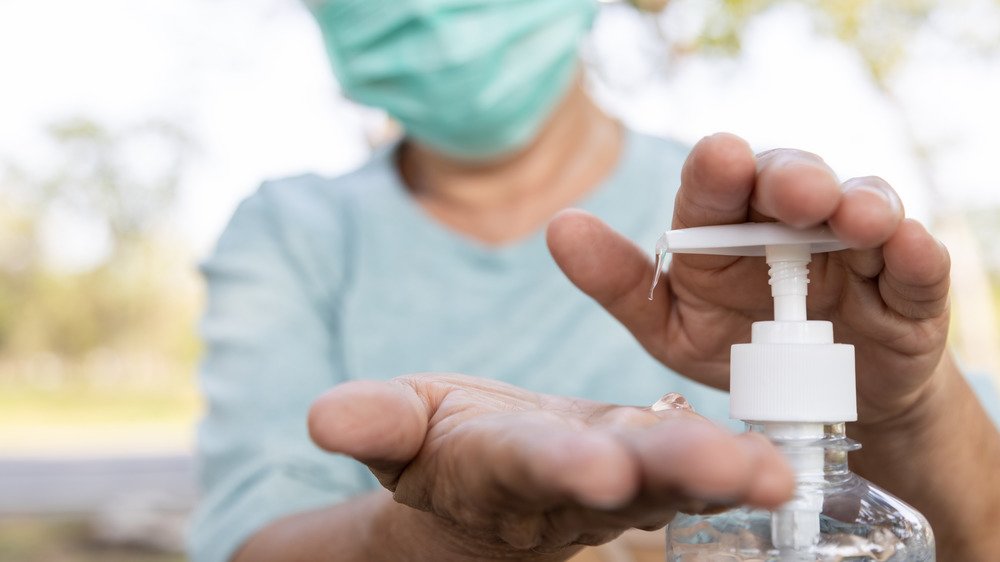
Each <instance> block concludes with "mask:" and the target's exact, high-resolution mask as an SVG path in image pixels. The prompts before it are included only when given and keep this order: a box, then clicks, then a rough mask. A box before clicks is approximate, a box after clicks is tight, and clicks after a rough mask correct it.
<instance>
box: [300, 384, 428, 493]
mask: <svg viewBox="0 0 1000 562" xmlns="http://www.w3.org/2000/svg"><path fill="white" fill-rule="evenodd" d="M428 418H429V411H428V407H427V405H426V403H425V402H424V401H423V400H421V398H420V397H419V396H418V395H417V393H416V392H415V391H414V389H413V387H412V386H410V385H407V384H404V383H400V382H397V381H390V382H379V381H351V382H347V383H344V384H341V385H338V386H336V387H334V388H333V389H331V390H329V391H328V392H326V393H325V394H323V395H322V396H320V397H319V398H318V399H317V400H316V401H315V402H314V403H313V405H312V407H311V408H310V409H309V418H308V423H309V435H310V437H311V438H312V440H313V441H314V442H315V443H316V444H317V445H318V446H319V447H321V448H323V449H325V450H327V451H330V452H331V453H342V454H345V455H348V456H350V457H354V458H355V459H357V460H359V461H361V462H362V463H364V464H366V465H368V467H369V468H370V469H371V471H372V472H373V473H374V474H375V476H376V477H378V479H379V481H380V482H382V484H383V485H385V486H386V487H392V486H393V485H394V484H395V481H396V479H397V478H398V475H399V472H400V471H401V470H402V469H403V467H405V466H406V465H407V464H408V463H409V462H410V461H411V460H413V458H414V457H415V456H416V455H417V453H418V452H419V451H420V448H421V447H422V446H423V443H424V437H425V436H426V434H427V423H428Z"/></svg>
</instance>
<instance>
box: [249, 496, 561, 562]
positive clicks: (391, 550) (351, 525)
mask: <svg viewBox="0 0 1000 562" xmlns="http://www.w3.org/2000/svg"><path fill="white" fill-rule="evenodd" d="M577 550H579V549H578V548H568V549H563V550H560V551H559V552H553V553H548V554H537V553H525V552H518V551H514V550H512V549H511V548H510V547H509V546H507V545H505V544H503V543H501V542H499V541H498V540H496V539H493V538H491V537H485V536H483V537H474V536H470V535H469V534H467V533H465V532H462V531H460V530H458V529H455V528H452V527H451V526H450V525H449V524H448V523H447V522H445V521H443V520H441V519H440V518H438V517H436V516H435V515H432V514H430V513H425V512H422V511H418V510H416V509H412V508H409V507H407V506H404V505H401V504H398V503H396V502H395V501H393V499H392V495H391V494H390V493H388V492H386V491H384V490H379V491H377V492H372V493H368V494H364V495H362V496H358V497H356V498H353V499H351V500H349V501H347V502H344V503H342V504H338V505H335V506H331V507H328V508H324V509H319V510H314V511H307V512H303V513H298V514H295V515H290V516H288V517H285V518H282V519H280V520H278V521H275V522H274V523H272V524H270V525H268V526H267V527H265V528H263V529H261V530H260V531H258V532H257V533H256V534H255V535H254V536H252V537H251V538H250V540H248V541H247V542H246V544H245V545H244V546H243V547H242V548H241V549H240V550H239V552H238V553H237V554H236V555H235V556H234V558H233V562H271V561H273V560H284V561H287V562H330V561H333V560H336V561H338V562H341V561H343V562H351V561H358V562H368V561H379V560H385V561H395V560H409V561H412V562H424V561H426V562H435V561H449V562H451V561H454V562H466V561H468V562H473V561H482V562H486V561H490V560H531V561H537V562H549V561H557V560H566V559H567V558H569V557H570V556H571V555H572V554H573V553H575V552H576V551H577Z"/></svg>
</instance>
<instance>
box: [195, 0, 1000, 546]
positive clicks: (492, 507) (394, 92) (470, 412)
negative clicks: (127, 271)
mask: <svg viewBox="0 0 1000 562" xmlns="http://www.w3.org/2000/svg"><path fill="white" fill-rule="evenodd" d="M310 7H311V9H312V10H313V12H314V14H315V15H316V17H317V20H318V21H319V23H320V26H321V29H322V31H323V34H324V39H325V41H326V45H327V50H328V52H329V54H330V57H331V61H332V65H333V69H334V71H335V72H336V75H337V77H338V79H339V81H340V84H341V85H342V87H343V88H344V91H345V93H346V94H347V95H349V96H350V97H352V98H354V99H356V100H357V101H359V102H361V103H366V104H369V105H373V106H376V107H381V108H384V109H385V110H387V111H388V112H389V113H390V114H391V115H392V116H393V117H395V118H396V119H397V120H398V121H399V122H400V123H401V124H402V126H403V128H404V129H405V136H404V138H403V140H402V141H400V142H398V143H395V144H393V145H392V146H390V147H388V148H387V149H386V150H382V151H381V152H379V153H378V154H376V155H375V156H374V157H373V158H372V159H371V160H370V161H369V162H368V163H367V164H365V165H364V166H363V167H361V168H360V169H358V170H357V171H354V172H352V173H349V174H347V175H344V176H341V177H337V178H324V177H318V176H314V175H307V176H301V177H296V178H289V179H283V180H279V181H275V182H268V183H265V184H264V185H263V186H262V187H261V188H260V190H259V191H258V192H257V193H255V194H254V195H253V196H251V197H250V198H248V199H247V200H245V201H244V202H243V203H242V204H241V205H240V207H239V209H238V210H237V211H236V213H235V215H234V217H233V218H232V220H231V222H230V224H229V226H228V228H227V230H226V232H225V233H224V234H223V235H222V237H221V239H220V241H219V243H218V246H217V248H216V250H215V252H214V254H213V255H212V257H211V258H210V259H209V260H208V261H207V262H206V264H205V265H204V272H205V274H206V277H207V280H208V288H209V298H208V305H207V310H206V314H205V319H204V322H203V325H202V331H203V335H204V338H205V341H206V345H207V350H206V355H205V358H204V361H203V364H202V373H201V375H202V380H203V389H204V393H205V395H206V397H207V400H208V405H209V408H208V412H207V415H206V417H205V419H204V421H203V422H202V424H201V426H200V431H199V454H200V458H201V469H202V471H201V474H202V483H203V486H204V497H203V499H202V501H201V504H200V506H199V508H198V510H197V512H196V514H195V516H194V520H193V523H192V527H191V538H190V553H191V557H192V559H193V560H194V561H195V562H222V561H224V560H232V561H235V562H253V561H275V560H296V561H320V560H414V561H419V560H428V561H443V560H459V561H461V560H511V559H518V560H565V559H568V558H570V557H571V556H573V555H575V554H576V553H578V552H579V551H580V550H581V549H582V548H583V547H584V546H585V545H596V544H601V543H604V542H607V541H609V540H611V539H613V538H614V537H616V536H617V535H618V534H620V533H622V532H623V531H625V530H626V529H632V528H641V529H659V528H662V527H663V526H664V525H665V524H666V523H668V522H669V521H670V519H671V518H672V516H673V515H674V514H675V513H676V512H677V511H678V510H683V511H689V512H697V511H701V510H705V509H713V508H718V507H719V506H726V505H735V504H750V505H755V506H761V507H775V506H778V505H780V504H781V503H782V502H784V501H785V500H786V499H788V498H789V497H790V494H791V493H792V490H793V487H794V483H793V478H792V475H791V472H790V470H789V468H788V466H787V465H786V463H785V462H784V461H783V459H782V457H781V456H780V454H779V453H778V452H777V451H776V450H775V449H774V448H773V447H772V446H771V445H770V444H768V443H767V442H765V441H763V440H762V439H761V438H760V437H759V436H754V435H734V434H732V433H731V432H730V431H727V430H726V429H724V428H722V427H720V425H718V424H717V423H715V422H713V421H711V420H716V421H718V420H723V419H725V417H726V395H725V393H724V392H723V391H724V390H725V388H726V386H727V373H728V368H727V365H728V357H729V346H730V345H731V344H732V343H735V342H741V341H746V340H747V339H748V337H749V326H750V323H751V321H754V320H763V319H767V318H768V315H769V311H770V301H769V297H768V294H769V293H768V292H767V287H766V285H765V284H764V281H763V280H762V278H763V277H762V273H761V270H762V268H763V267H764V265H763V264H762V263H761V261H760V260H759V259H753V258H742V259H738V258H725V257H711V256H676V257H675V258H674V259H673V261H672V263H671V264H670V266H669V269H668V271H667V272H666V273H665V275H664V278H663V280H662V281H661V283H660V286H659V287H658V289H657V290H658V291H659V293H658V296H657V298H656V299H655V300H654V301H652V302H650V301H648V300H647V291H648V287H649V286H650V282H651V280H652V275H653V274H654V273H653V269H652V264H651V262H650V259H649V254H650V253H651V244H652V241H654V240H655V239H656V236H657V235H658V234H659V233H660V232H661V231H662V230H663V229H664V227H666V226H668V224H667V223H668V222H669V219H668V217H670V216H671V215H672V217H673V218H672V225H673V227H675V228H684V227H695V226H700V225H712V224H726V223H738V222H744V221H747V220H753V221H761V220H778V221H782V222H785V223H788V224H790V225H792V226H794V227H809V226H813V225H818V224H821V223H827V224H828V225H829V226H830V227H831V228H832V229H833V231H834V232H835V233H836V234H837V236H838V237H840V238H841V239H842V240H844V241H845V242H847V243H849V244H850V246H851V248H853V249H851V250H846V251H842V252H837V253H834V254H830V255H829V256H816V257H815V258H814V261H813V263H812V265H811V270H812V284H811V286H810V293H809V308H810V316H811V317H812V318H817V319H829V320H832V321H833V322H834V325H835V326H836V330H837V337H838V341H841V342H844V343H850V344H853V345H855V346H856V349H857V366H858V406H859V420H858V422H857V423H854V424H851V427H850V430H849V432H850V435H851V436H852V437H853V438H855V439H857V440H859V441H861V442H862V443H863V444H864V445H865V448H864V449H863V450H861V451H860V452H858V453H854V454H853V455H852V458H851V463H852V466H853V468H854V469H855V470H856V472H858V473H859V474H861V475H863V476H864V477H866V478H868V479H870V480H872V481H874V482H876V483H878V484H880V485H882V486H884V487H886V488H887V489H888V490H890V491H891V492H893V493H895V494H897V495H898V496H900V497H902V498H904V499H905V500H906V501H908V502H910V503H912V504H913V505H914V506H916V507H917V508H918V509H919V510H921V511H922V512H923V513H924V514H925V515H926V516H927V517H928V518H929V520H930V521H931V523H932V526H933V528H934V530H935V533H936V536H937V540H938V543H937V544H938V548H939V556H940V557H941V559H946V560H969V561H971V560H983V561H985V560H988V559H990V557H991V556H993V555H994V554H995V553H996V552H1000V534H997V533H996V532H995V528H994V527H995V523H994V522H995V520H996V514H997V506H998V505H1000V470H998V467H1000V435H998V433H997V429H996V427H995V426H994V425H993V424H992V423H991V421H990V419H989V418H988V416H987V415H986V413H985V412H984V409H983V407H982V405H981V403H980V401H979V400H978V399H977V397H976V395H975V394H974V393H973V391H972V390H971V389H970V386H969V384H968V383H967V382H966V380H965V378H963V376H962V374H961V373H960V372H959V370H958V369H957V368H956V366H955V362H954V360H953V359H952V358H951V356H950V354H949V353H948V352H947V351H946V349H945V342H946V336H947V330H948V310H949V309H948V284H949V260H948V253H947V251H946V250H945V248H944V247H943V246H942V245H941V244H940V243H938V242H937V241H936V240H935V239H934V238H933V237H932V236H931V235H930V234H929V233H928V232H927V230H926V229H925V228H924V227H923V226H921V225H920V224H919V223H917V222H915V221H913V220H910V219H906V218H904V209H903V206H902V204H901V202H900V199H899V197H898V195H897V194H896V192H895V191H894V190H893V188H892V187H891V186H890V185H888V184H887V183H886V182H885V181H883V180H881V179H879V178H877V177H874V176H872V177H860V178H853V179H849V180H847V181H845V182H843V183H841V182H840V181H839V180H838V179H837V177H836V176H835V174H834V172H833V171H832V170H831V169H830V168H829V167H828V166H827V165H826V164H825V163H824V162H823V160H821V159H820V158H819V157H818V156H815V155H813V154H810V153H807V152H803V151H798V150H791V149H779V150H772V151H768V152H765V153H762V154H758V155H755V154H754V153H753V152H752V151H751V149H750V148H749V145H748V143H747V142H746V141H744V140H742V139H740V138H738V137H736V136H733V135H729V134H716V135H712V136H709V137H706V138H704V139H702V140H701V141H700V142H698V143H697V144H696V145H695V146H694V147H693V148H690V149H689V148H688V147H686V146H684V145H682V144H680V143H677V142H674V141H670V140H665V139H659V138H654V137H650V136H645V135H641V134H638V133H636V132H633V131H629V130H627V129H625V128H623V127H622V126H621V124H619V123H618V122H617V121H615V120H614V119H612V118H611V117H609V116H608V115H607V114H606V113H605V112H604V111H602V110H601V109H600V108H599V107H598V106H596V105H595V103H594V102H593V101H592V100H591V99H590V97H589V96H588V95H587V92H586V88H585V87H584V84H583V80H582V79H581V76H580V69H579V66H578V62H577V57H576V49H577V45H578V43H579V41H580V39H581V38H582V37H583V36H584V35H585V34H586V32H587V30H588V28H589V25H590V22H591V19H592V18H593V15H594V12H595V9H596V8H595V5H594V3H593V2H592V0H530V1H526V0H494V1H491V2H482V1H473V0H422V1H419V2H418V1H416V0H393V1H392V2H389V1H387V0H329V1H322V0H316V1H313V2H312V3H311V4H310ZM678 182H679V187H678V188H676V189H675V188H674V186H675V185H677V184H678ZM570 207H572V209H568V210H567V208H570ZM560 270H561V271H560ZM747 280H761V282H760V283H750V282H747ZM574 285H575V288H574ZM577 288H578V289H579V290H577ZM594 301H596V303H597V304H599V305H600V306H597V305H595V304H594ZM605 311H606V312H605ZM608 313H610V314H608ZM414 373H415V374H414ZM458 373H462V374H458ZM665 393H679V394H680V395H683V396H685V397H686V398H687V402H689V403H690V404H693V405H694V407H695V408H696V410H697V412H698V413H694V412H693V411H692V409H691V408H689V407H686V406H685V405H686V403H687V402H685V401H684V400H683V399H681V398H679V397H678V394H668V395H667V396H668V399H667V400H665V401H661V402H660V406H663V407H656V408H648V407H639V406H624V404H635V405H648V404H651V403H653V402H656V401H657V399H658V398H660V397H661V396H663V395H664V394H665ZM992 399H995V397H994V398H992ZM329 453H336V454H329Z"/></svg>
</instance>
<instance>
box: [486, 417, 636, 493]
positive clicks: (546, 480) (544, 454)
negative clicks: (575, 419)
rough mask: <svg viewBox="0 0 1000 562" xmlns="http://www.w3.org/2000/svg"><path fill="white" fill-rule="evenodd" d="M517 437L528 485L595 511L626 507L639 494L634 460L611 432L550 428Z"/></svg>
mask: <svg viewBox="0 0 1000 562" xmlns="http://www.w3.org/2000/svg"><path fill="white" fill-rule="evenodd" d="M519 435H520V438H521V440H523V442H524V443H523V444H522V446H519V447H518V449H517V451H518V453H519V454H518V455H515V458H517V457H520V458H521V459H522V460H523V461H524V462H525V464H526V465H527V467H528V473H529V475H530V484H531V487H536V488H538V489H542V490H556V491H558V492H560V493H561V494H565V495H568V496H570V497H571V498H573V499H574V500H576V501H578V502H579V503H580V504H582V505H585V506H588V507H593V508H597V509H611V508H615V507H619V506H621V505H624V504H625V503H627V502H628V501H629V500H630V499H632V498H633V497H634V495H635V493H636V491H637V490H638V487H639V470H638V465H637V464H636V462H635V458H634V457H633V455H632V453H631V452H630V451H629V450H628V449H627V448H626V447H625V445H624V444H622V443H621V442H620V441H619V440H618V439H617V438H615V436H614V435H612V434H611V433H608V432H605V431H601V430H596V429H583V430H573V429H555V431H553V428H552V427H551V426H550V427H544V428H537V431H534V432H529V433H525V432H519ZM501 479H504V476H503V475H501ZM506 481H507V484H508V485H514V486H517V485H521V486H523V485H524V483H523V482H519V481H518V480H517V479H516V478H515V479H513V480H512V479H511V478H509V477H508V478H506Z"/></svg>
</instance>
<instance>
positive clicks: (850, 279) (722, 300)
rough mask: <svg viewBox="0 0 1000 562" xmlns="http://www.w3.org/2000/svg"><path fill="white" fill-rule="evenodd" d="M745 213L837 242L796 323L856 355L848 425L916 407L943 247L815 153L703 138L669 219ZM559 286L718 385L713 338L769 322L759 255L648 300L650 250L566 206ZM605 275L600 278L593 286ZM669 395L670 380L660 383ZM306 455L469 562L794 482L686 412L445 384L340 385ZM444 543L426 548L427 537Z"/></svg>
mask: <svg viewBox="0 0 1000 562" xmlns="http://www.w3.org/2000/svg"><path fill="white" fill-rule="evenodd" d="M747 220H756V221H760V220H780V221H782V222H785V223H788V224H791V225H793V226H796V227H809V226H814V225H818V224H821V223H828V224H829V225H830V227H831V228H832V229H833V230H834V232H835V233H836V234H837V235H838V236H839V237H840V238H841V239H843V240H844V241H846V242H848V243H849V244H850V245H851V246H852V247H854V248H859V249H856V250H849V251H844V252H838V253H835V254H832V255H830V256H816V257H815V258H814V261H813V263H812V265H811V267H810V269H811V271H812V274H811V280H812V283H811V285H810V295H809V314H810V317H811V318H813V319H828V320H832V321H833V322H834V323H835V326H836V328H835V329H836V336H837V340H838V341H841V342H844V343H852V344H854V345H855V346H857V364H858V391H859V408H860V416H861V419H860V422H861V424H863V425H868V426H870V427H872V428H875V429H877V428H878V427H879V426H880V424H885V423H891V422H892V420H894V419H897V418H898V417H900V416H902V415H904V413H906V412H908V411H915V410H917V409H919V407H920V404H921V402H922V401H923V400H925V399H926V397H927V396H928V395H929V393H930V392H931V389H932V388H933V382H934V379H935V373H936V372H937V370H936V369H937V367H938V365H939V363H940V362H941V360H942V353H943V349H944V342H945V336H946V331H947V321H948V305H947V290H948V269H949V262H948V255H947V252H946V251H945V250H944V248H943V247H942V246H941V245H940V244H939V243H938V242H937V241H935V240H934V239H933V238H932V237H931V236H930V235H929V234H928V233H927V231H926V230H925V229H924V228H923V227H922V226H921V225H919V224H918V223H916V222H913V221H906V220H904V219H903V209H902V205H901V204H900V202H899V198H898V196H897V195H896V194H895V192H894V191H893V190H892V188H891V187H890V186H889V185H888V184H887V183H886V182H884V181H883V180H881V179H879V178H874V177H868V178H858V179H852V180H848V181H847V182H844V183H843V184H841V183H840V182H839V181H838V180H837V178H836V177H835V175H834V174H833V172H832V171H831V170H830V169H829V168H828V167H827V166H826V164H824V163H823V162H822V160H820V159H819V158H818V157H816V156H814V155H811V154H808V153H804V152H799V151H793V150H778V151H771V152H768V153H765V154H762V155H759V156H757V157H755V156H754V154H753V153H752V152H751V150H750V148H749V147H748V145H747V144H746V143H745V142H744V141H742V140H741V139H739V138H737V137H734V136H732V135H724V134H723V135H715V136H712V137H708V138H706V139H704V140H702V141H701V142H700V143H698V145H697V146H696V147H695V148H694V150H693V151H692V153H691V155H690V156H689V158H688V160H687V162H686V164H685V167H684V170H683V174H682V181H681V188H680V191H679V192H678V196H677V202H676V206H675V214H674V220H673V226H674V228H684V227H694V226H703V225H710V224H728V223H739V222H745V221H747ZM548 240H549V246H550V249H551V251H552V254H553V257H554V258H555V259H556V261H557V263H558V264H559V266H560V267H561V268H562V269H563V271H564V272H565V273H566V275H567V276H568V277H569V278H570V280H572V281H573V282H574V283H575V284H576V285H577V286H578V287H579V288H580V289H581V290H583V291H584V292H585V293H587V294H588V295H590V296H591V297H593V298H594V299H595V300H596V301H597V302H598V303H600V304H601V305H603V306H604V307H605V308H606V309H607V310H608V311H609V312H610V313H611V314H613V315H614V316H615V317H616V318H618V319H619V320H620V321H621V322H622V323H623V324H624V325H625V326H626V327H628V328H629V329H630V330H631V331H632V333H633V334H634V335H635V337H636V338H637V340H638V341H639V342H640V343H642V345H643V346H644V347H645V348H646V349H647V350H648V351H649V352H650V353H651V354H652V355H653V356H654V357H656V358H657V359H659V360H660V361H662V362H663V363H664V364H665V365H666V366H668V367H670V368H672V369H674V370H675V371H677V372H679V373H681V374H683V375H685V376H688V377H690V378H693V379H695V380H698V381H700V382H703V383H706V384H710V385H713V386H716V387H719V388H726V386H727V373H728V358H729V346H730V345H731V344H732V343H734V342H743V341H748V339H749V327H750V323H751V322H752V321H756V320H765V319H769V318H770V315H771V300H770V293H769V290H768V286H767V283H766V279H767V274H766V267H767V266H766V265H765V264H764V263H763V260H762V259H759V258H757V259H753V258H728V257H717V256H676V257H675V258H674V260H673V262H672V263H671V266H670V270H669V273H667V274H665V277H664V279H663V280H662V281H661V283H660V286H659V287H658V289H657V293H656V299H655V301H654V302H653V303H650V302H649V301H648V300H647V292H648V288H649V285H650V283H651V281H652V275H653V271H652V264H651V262H650V259H649V254H650V252H649V251H647V250H645V249H641V248H638V247H637V246H635V245H634V244H633V243H632V242H630V241H628V240H626V239H625V238H623V237H622V236H620V235H618V234H617V233H615V232H613V231H612V230H611V229H610V228H608V227H607V226H606V225H604V224H603V223H602V222H601V221H600V220H598V219H597V218H595V217H593V216H591V215H589V214H586V213H583V212H581V211H565V212H563V213H561V214H559V215H558V216H557V217H556V218H555V219H553V221H552V223H551V224H550V226H549V232H548ZM608 271H614V272H616V274H615V275H613V276H609V275H607V272H608ZM664 390H669V389H664ZM310 429H311V432H312V436H313V439H314V440H315V441H316V443H317V444H319V445H320V446H321V447H323V448H325V449H327V450H329V451H333V452H339V453H344V454H347V455H350V456H352V457H354V458H356V459H358V460H360V461H361V462H364V463H365V464H367V465H368V467H369V468H370V469H371V470H372V472H373V473H374V474H375V475H376V476H377V477H378V478H379V480H380V481H381V482H382V484H383V485H384V486H385V487H386V488H388V489H389V490H392V491H393V492H394V497H395V499H396V501H397V502H399V503H401V504H404V505H407V506H410V507H413V508H416V509H417V510H419V513H421V521H422V523H421V525H424V528H425V530H426V531H427V532H428V533H430V534H431V535H432V536H439V537H451V539H449V540H451V541H452V542H453V543H454V544H455V545H456V547H455V550H454V552H455V554H456V556H457V555H459V554H462V553H464V554H466V555H470V556H472V557H473V558H475V557H476V556H477V555H481V556H482V559H485V558H487V554H486V553H489V557H492V558H524V559H527V558H531V557H533V556H536V555H538V554H539V553H554V555H555V557H554V558H555V559H558V558H563V557H565V556H564V555H566V554H567V553H571V550H572V548H573V547H574V545H580V544H598V543H601V542H605V541H608V540H610V539H611V538H613V537H614V536H616V535H617V534H618V533H620V532H622V531H623V530H625V529H628V528H631V527H639V528H649V529H652V528H657V527H660V526H663V525H664V524H665V523H666V522H668V521H669V519H670V518H671V517H672V515H673V513H674V512H675V511H676V510H678V509H682V508H683V509H685V510H689V511H697V510H700V509H705V508H708V507H709V506H710V505H711V506H718V505H730V504H737V503H739V504H750V505H756V506H761V507H773V506H776V505H778V504H780V503H782V502H783V501H784V500H785V499H787V498H788V497H789V495H790V494H791V491H792V488H793V482H792V476H791V473H790V471H789V469H788V467H787V466H786V465H785V463H784V461H783V460H782V459H781V457H780V455H778V454H777V452H776V451H775V450H774V449H773V448H772V447H771V446H770V445H769V444H767V443H765V442H763V441H762V440H760V439H759V438H758V437H755V436H739V437H736V436H731V435H728V434H727V433H726V432H724V431H722V430H721V429H719V428H717V427H715V426H714V425H712V424H711V423H709V422H708V421H707V420H704V419H702V418H700V417H699V416H697V415H696V414H693V413H692V412H690V411H687V410H685V409H679V410H678V409H674V410H666V411H661V412H653V411H650V410H648V409H639V408H631V407H621V406H615V405H610V404H601V403H596V402H588V401H582V400H571V399H567V398H560V397H555V396H545V395H539V394H535V393H531V392H528V391H526V390H522V389H518V388H515V387H511V386H509V385H505V384H502V383H498V382H493V381H488V380H483V379H479V378H472V377H463V376H460V375H442V374H422V375H411V376H407V377H402V378H399V379H395V380H393V381H390V382H372V381H361V382H350V383H346V384H343V385H340V386H338V387H336V388H334V389H333V390H331V391H330V392H328V393H327V394H326V395H324V396H323V397H321V398H320V399H319V400H318V401H317V402H316V403H315V405H314V407H313V409H312V412H311V415H310ZM442 540H444V539H442Z"/></svg>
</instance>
